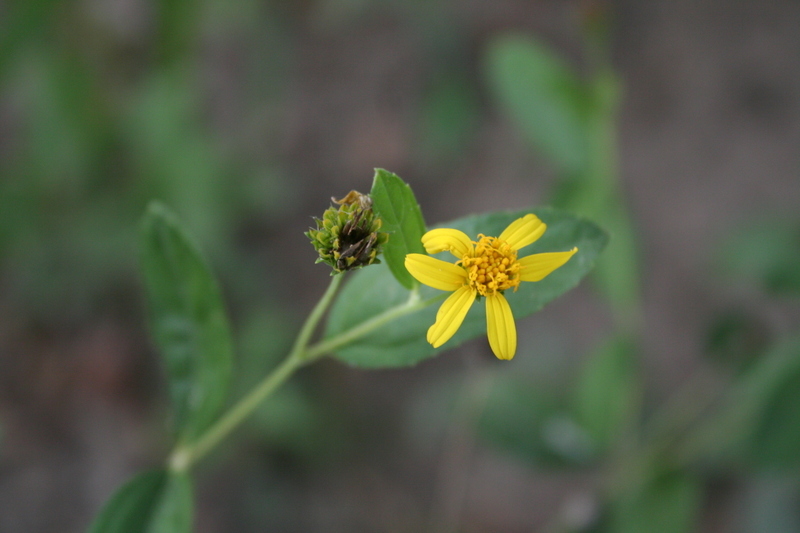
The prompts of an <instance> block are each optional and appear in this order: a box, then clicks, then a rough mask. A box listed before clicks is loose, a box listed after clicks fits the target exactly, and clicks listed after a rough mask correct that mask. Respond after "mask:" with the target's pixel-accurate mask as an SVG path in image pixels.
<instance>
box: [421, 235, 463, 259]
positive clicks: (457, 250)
mask: <svg viewBox="0 0 800 533" xmlns="http://www.w3.org/2000/svg"><path fill="white" fill-rule="evenodd" d="M422 245H423V246H424V247H425V251H426V252H428V253H429V254H438V253H439V252H444V251H448V252H450V253H451V254H453V255H454V256H456V257H458V258H459V259H461V258H462V257H464V256H465V255H467V254H468V253H470V252H471V251H472V241H471V240H470V239H469V237H468V236H467V234H466V233H464V232H463V231H459V230H457V229H450V228H439V229H432V230H430V231H429V232H428V233H426V234H425V235H423V236H422Z"/></svg>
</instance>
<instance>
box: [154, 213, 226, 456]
mask: <svg viewBox="0 0 800 533" xmlns="http://www.w3.org/2000/svg"><path fill="white" fill-rule="evenodd" d="M141 263H142V270H143V272H144V279H145V282H146V287H147V295H148V300H149V304H150V322H151V329H152V333H153V338H154V339H155V342H156V344H157V345H158V348H159V349H160V351H161V356H162V357H163V360H164V362H165V363H166V367H167V373H168V378H169V389H170V394H171V396H172V403H173V408H174V410H175V421H176V429H177V431H178V434H179V437H180V438H182V439H183V440H185V441H191V440H192V439H194V438H195V437H197V436H198V435H199V434H200V433H201V432H202V431H203V430H204V429H205V428H207V427H208V426H209V425H210V424H211V423H212V422H213V421H214V418H215V416H216V415H217V412H218V411H219V409H220V408H221V407H222V405H223V404H224V402H225V399H226V395H227V390H228V382H229V381H230V376H231V370H232V368H231V367H232V353H233V348H232V342H231V334H230V327H229V325H228V319H227V315H226V313H225V308H224V306H223V303H222V297H221V296H220V292H219V288H218V287H217V284H216V281H215V280H214V277H213V275H212V274H211V272H210V270H209V268H208V267H207V266H206V264H205V262H204V261H203V259H202V257H201V256H200V253H199V251H198V250H197V248H196V247H195V246H194V245H193V244H192V243H191V242H190V240H189V238H188V237H187V235H186V234H185V233H184V231H183V230H182V228H181V226H180V223H179V222H178V220H177V218H176V217H175V216H174V215H173V214H172V213H170V212H169V211H168V210H167V209H166V208H165V207H164V206H162V205H161V204H158V203H152V204H151V205H150V206H149V208H148V210H147V213H146V214H145V216H144V220H143V222H142V231H141Z"/></svg>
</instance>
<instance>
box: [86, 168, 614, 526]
mask: <svg viewBox="0 0 800 533" xmlns="http://www.w3.org/2000/svg"><path fill="white" fill-rule="evenodd" d="M334 202H335V203H336V204H338V207H331V208H330V209H328V210H327V211H326V212H325V214H324V215H323V217H322V218H321V219H316V228H312V229H310V230H309V231H308V232H307V233H306V236H307V237H308V238H309V239H310V240H311V243H312V245H313V247H314V249H315V250H316V251H317V254H318V260H317V262H321V263H325V264H327V265H328V266H330V267H331V269H332V277H331V282H330V285H329V286H328V289H327V290H326V291H325V293H324V294H323V296H322V298H321V299H320V301H319V302H318V303H317V305H316V306H315V307H314V308H313V310H312V311H311V313H310V314H309V316H308V318H307V319H306V321H305V323H304V324H303V326H302V328H301V329H300V331H299V332H298V335H297V338H296V339H295V342H294V345H293V346H292V349H291V350H290V351H289V353H288V355H287V356H286V358H285V359H284V361H283V362H282V363H281V364H279V365H278V366H277V367H276V368H275V369H274V370H273V371H272V372H271V373H269V374H268V375H267V376H265V377H264V378H263V380H262V381H261V382H260V383H259V384H257V385H256V386H255V388H254V389H253V390H252V391H251V392H250V393H249V394H247V395H245V396H244V397H243V398H242V399H241V400H239V401H238V402H237V403H235V404H233V406H232V407H230V409H228V410H227V411H225V412H221V411H222V407H223V406H224V405H225V403H226V401H227V393H228V382H229V380H230V375H231V369H232V366H233V353H234V349H233V343H232V340H231V333H230V327H229V325H228V319H227V314H226V312H225V308H224V305H223V302H222V297H221V295H220V291H219V289H218V288H217V284H216V281H215V280H214V277H213V275H212V274H211V271H210V269H209V268H208V267H207V266H206V264H205V262H204V261H203V260H202V258H201V255H200V253H199V251H198V250H197V248H196V247H195V246H194V245H193V244H192V243H191V240H190V239H189V238H188V237H187V235H186V233H185V231H184V230H183V229H182V227H181V224H180V222H179V221H178V219H177V218H176V217H175V216H174V215H172V214H171V213H170V212H169V211H168V210H167V209H166V208H165V207H163V206H161V205H159V204H154V205H152V206H151V207H150V208H149V209H148V212H147V214H146V215H145V217H144V221H143V224H142V269H143V271H144V279H145V282H146V288H147V293H148V299H149V303H150V319H151V329H152V333H153V338H154V341H155V343H156V345H157V346H158V348H159V350H160V352H161V355H162V358H163V360H164V363H165V367H166V371H167V372H166V373H167V378H168V383H169V387H170V393H171V398H172V404H173V411H174V417H173V419H174V432H175V439H174V448H173V451H172V453H171V454H170V456H169V458H168V459H167V461H166V464H165V466H164V467H163V468H160V469H156V470H152V471H148V472H144V473H141V474H139V475H137V476H135V477H134V478H133V479H132V480H130V481H129V482H128V483H127V484H125V485H123V486H122V487H121V488H120V489H119V491H118V492H117V493H116V494H115V495H114V496H113V497H112V498H111V500H109V502H108V503H107V504H106V506H105V507H104V508H103V510H102V511H101V513H100V514H99V515H98V517H97V518H96V520H95V522H94V524H93V526H92V528H91V529H90V531H91V532H92V533H101V532H103V533H106V532H114V533H121V532H129V533H133V532H138V531H153V530H158V531H165V532H169V533H188V532H189V531H190V530H191V517H192V478H191V469H192V467H193V466H194V465H195V464H196V463H197V462H198V461H199V460H200V459H201V458H203V457H204V456H205V455H206V454H207V453H208V452H209V451H211V450H212V449H213V448H215V447H216V446H217V445H218V444H219V443H220V442H221V441H222V440H223V439H224V438H225V437H226V436H227V435H228V434H229V433H230V432H231V431H232V430H233V429H235V428H236V427H237V426H239V424H241V422H242V421H244V420H245V419H246V418H247V417H248V416H249V415H250V414H251V413H252V412H253V411H254V409H255V408H256V407H257V406H258V405H259V404H260V403H261V402H262V401H263V400H265V399H266V398H267V397H269V396H270V395H271V394H272V393H273V392H274V391H275V390H276V389H277V388H278V387H280V385H281V384H283V383H284V382H285V381H286V380H287V379H288V378H289V377H290V376H291V375H292V374H293V373H294V372H295V371H296V370H298V369H299V368H301V367H303V366H305V365H307V364H309V363H311V362H313V361H315V360H317V359H319V358H321V357H323V356H332V357H334V358H336V359H339V360H340V361H343V362H346V363H349V364H353V365H357V366H362V367H371V368H387V367H399V366H407V365H412V364H415V363H418V362H420V361H422V360H424V359H427V358H429V357H431V356H433V355H436V354H437V353H438V352H440V351H441V350H440V349H439V348H440V347H441V346H442V345H443V344H445V343H446V342H448V341H450V346H455V345H457V344H458V343H460V342H463V341H465V340H467V339H469V338H472V337H477V336H480V335H482V334H483V332H484V331H487V333H488V337H489V344H490V346H491V350H492V351H493V352H494V354H495V355H496V356H497V357H498V358H500V359H511V358H512V357H513V356H514V354H515V352H516V344H517V342H516V326H515V323H514V320H515V317H516V318H522V317H524V316H526V315H529V314H531V313H533V312H534V311H537V310H539V309H541V307H542V306H543V305H544V304H546V303H547V302H549V301H551V300H553V299H554V298H556V297H557V296H559V295H561V294H563V293H564V292H566V291H567V290H569V289H570V288H572V287H574V286H575V285H577V284H578V282H579V281H580V280H581V279H582V278H583V277H584V276H585V275H586V274H587V273H588V272H589V271H590V270H591V268H592V267H593V265H594V261H595V259H596V258H597V256H598V254H599V253H600V252H601V251H602V249H603V247H604V246H605V244H606V241H607V237H606V235H605V233H604V232H603V231H602V230H600V229H599V228H597V226H595V225H594V224H592V223H591V222H589V221H586V220H582V219H579V218H576V217H574V216H572V215H569V214H566V213H563V212H560V211H556V210H553V209H546V208H539V209H532V210H526V211H522V212H507V213H505V212H498V213H488V214H482V215H476V216H471V217H467V218H464V219H461V220H456V221H453V222H451V223H449V224H447V227H446V228H439V229H433V230H431V231H427V230H426V227H425V222H424V219H423V216H422V212H421V209H420V207H419V205H418V204H417V202H416V199H415V198H414V194H413V192H412V191H411V188H410V187H409V186H408V185H407V184H406V183H404V182H403V181H402V180H401V179H400V178H399V177H397V176H396V175H394V174H392V173H390V172H387V171H385V170H380V169H379V170H377V171H376V174H375V179H374V182H373V186H372V190H371V191H370V194H369V195H364V194H361V193H357V192H355V191H353V192H351V193H350V194H348V195H347V196H345V197H344V198H343V199H341V200H334ZM471 235H472V236H475V239H476V240H472V238H471V237H470V236H471ZM486 235H497V237H487V236H486ZM529 246H530V247H531V248H530V250H528V247H529ZM523 248H525V249H526V251H530V253H529V254H527V255H525V256H523V257H518V252H519V251H520V250H522V249H523ZM578 250H580V251H578ZM441 252H449V253H450V254H452V255H454V256H455V257H456V259H457V260H456V261H455V263H449V262H446V261H443V260H441V259H438V258H436V257H433V256H432V255H429V254H438V253H441ZM379 254H382V255H383V259H384V261H383V262H380V261H379V260H378V255H379ZM353 270H357V272H355V273H354V274H352V279H351V280H350V282H349V283H348V284H347V285H346V286H345V287H344V288H343V289H342V290H341V291H340V290H339V288H340V286H341V283H342V280H343V279H344V278H345V275H346V274H348V273H349V272H350V271H353ZM521 282H537V283H525V284H521ZM441 290H445V291H450V292H452V294H451V295H450V296H449V297H447V298H446V299H445V298H444V296H446V295H443V294H441V292H440V291H441ZM510 290H513V292H515V293H517V294H515V295H514V297H513V298H509V299H506V296H505V294H504V293H506V292H508V291H510ZM482 298H485V299H486V306H485V310H484V308H483V307H480V306H479V307H473V305H472V304H473V302H474V301H475V300H476V299H482ZM437 304H441V305H439V306H438V311H437V309H436V307H437ZM471 311H474V312H471ZM326 312H327V313H328V319H327V325H326V327H325V328H324V330H323V332H322V334H321V338H320V339H319V340H318V341H316V342H312V338H313V336H314V333H315V331H316V330H317V329H318V326H319V324H320V322H321V320H322V318H323V316H324V315H325V314H326ZM484 323H485V324H486V326H484V325H483V324H484ZM431 324H432V325H431Z"/></svg>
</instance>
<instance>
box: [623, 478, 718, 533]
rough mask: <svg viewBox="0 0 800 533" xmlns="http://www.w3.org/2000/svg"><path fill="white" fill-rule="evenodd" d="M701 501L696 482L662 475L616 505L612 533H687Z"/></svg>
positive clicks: (626, 495)
mask: <svg viewBox="0 0 800 533" xmlns="http://www.w3.org/2000/svg"><path fill="white" fill-rule="evenodd" d="M701 499H702V487H701V485H700V483H699V481H698V480H697V479H695V478H694V477H690V476H688V475H684V474H680V473H669V474H663V475H661V476H659V477H657V478H656V479H654V480H652V481H650V482H649V483H647V484H646V485H645V486H644V487H637V488H635V489H633V490H630V491H629V492H628V493H627V494H624V495H623V496H622V497H620V499H619V500H618V501H617V502H615V506H614V512H613V517H612V527H611V531H613V532H614V533H641V532H642V531H647V532H648V533H688V532H690V531H694V530H695V528H694V526H695V522H696V518H697V513H698V511H699V509H700V502H701Z"/></svg>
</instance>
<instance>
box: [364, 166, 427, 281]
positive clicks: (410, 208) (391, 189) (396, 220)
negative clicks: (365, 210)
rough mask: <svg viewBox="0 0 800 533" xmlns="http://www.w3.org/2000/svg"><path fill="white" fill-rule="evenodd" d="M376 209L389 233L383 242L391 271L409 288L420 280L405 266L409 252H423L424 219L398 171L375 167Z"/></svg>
mask: <svg viewBox="0 0 800 533" xmlns="http://www.w3.org/2000/svg"><path fill="white" fill-rule="evenodd" d="M370 195H371V196H372V202H373V209H374V211H375V213H376V214H377V215H378V216H379V217H380V218H381V220H382V221H383V226H382V227H381V231H385V232H387V233H388V234H389V242H387V243H386V244H385V245H384V246H383V256H384V258H385V259H386V264H387V265H389V269H390V270H391V271H392V274H393V275H394V277H395V278H396V279H397V281H399V282H400V284H401V285H403V286H404V287H405V288H407V289H412V288H414V287H415V286H416V285H417V284H418V283H417V280H415V279H414V278H413V277H412V276H411V274H409V273H408V270H406V267H405V258H406V254H410V253H419V254H424V253H425V248H424V247H423V246H422V242H421V239H422V235H423V234H424V233H425V220H424V219H423V218H422V211H420V208H419V204H418V203H417V200H416V198H414V193H413V192H412V191H411V187H409V186H408V184H407V183H405V182H404V181H403V180H401V179H400V178H398V177H397V176H396V175H394V174H392V173H391V172H388V171H386V170H383V169H381V168H378V169H375V179H374V181H373V182H372V191H371V192H370Z"/></svg>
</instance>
